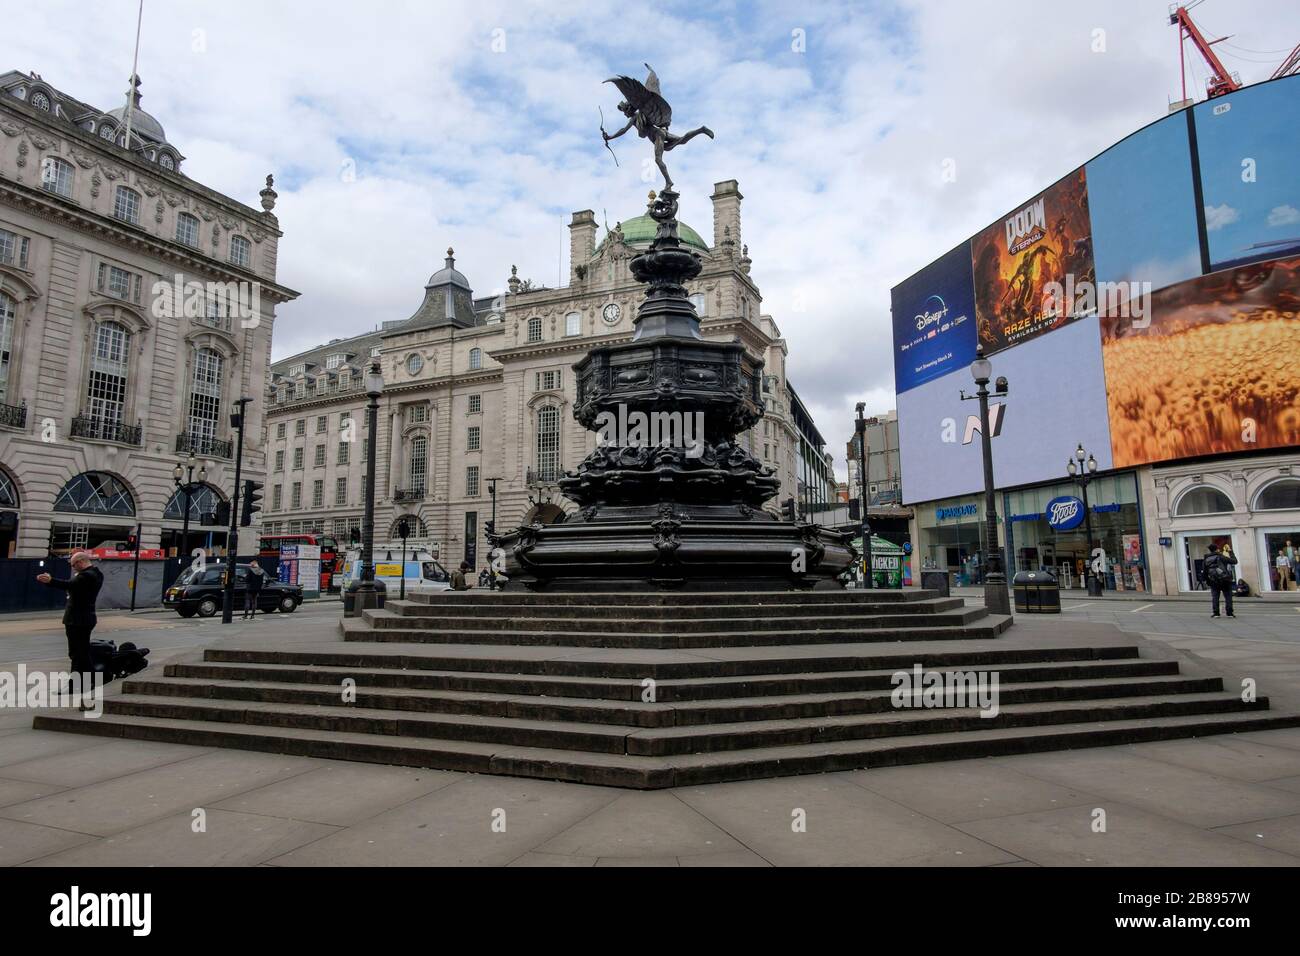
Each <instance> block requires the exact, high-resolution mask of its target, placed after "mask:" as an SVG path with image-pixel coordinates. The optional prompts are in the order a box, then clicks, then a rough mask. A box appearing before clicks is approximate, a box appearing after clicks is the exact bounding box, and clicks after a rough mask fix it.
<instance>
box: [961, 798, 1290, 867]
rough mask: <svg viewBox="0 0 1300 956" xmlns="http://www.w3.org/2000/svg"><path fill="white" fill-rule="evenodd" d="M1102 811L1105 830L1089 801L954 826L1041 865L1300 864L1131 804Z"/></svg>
mask: <svg viewBox="0 0 1300 956" xmlns="http://www.w3.org/2000/svg"><path fill="white" fill-rule="evenodd" d="M1105 809H1106V832H1105V833H1094V832H1093V830H1092V824H1093V812H1092V811H1093V807H1092V806H1091V805H1090V804H1082V805H1080V806H1077V807H1062V808H1060V809H1059V810H1040V811H1036V812H1033V813H1021V814H1016V815H1014V816H1007V817H997V818H994V819H991V820H971V821H968V822H966V823H959V824H956V826H957V828H958V829H960V830H962V831H964V832H966V833H969V834H971V835H972V836H976V837H979V838H980V839H981V840H984V841H985V842H987V843H989V844H993V845H995V846H999V847H1001V848H1002V849H1004V850H1006V851H1007V852H1009V853H1014V854H1015V855H1017V856H1019V857H1022V858H1023V859H1025V860H1026V861H1028V862H1030V863H1037V864H1039V865H1041V866H1152V865H1159V866H1198V867H1199V866H1298V865H1300V859H1297V858H1296V857H1293V856H1289V855H1287V854H1285V853H1279V852H1277V851H1276V850H1271V849H1267V848H1265V847H1257V846H1250V845H1249V844H1246V843H1243V842H1242V841H1241V840H1239V839H1235V838H1234V837H1231V836H1228V835H1227V834H1224V833H1216V832H1214V831H1211V830H1203V829H1201V828H1199V827H1195V826H1190V825H1188V824H1186V823H1180V822H1179V821H1177V820H1170V819H1168V818H1166V817H1162V816H1159V815H1158V814H1155V813H1148V812H1147V811H1145V810H1140V809H1138V808H1136V807H1132V806H1128V805H1125V804H1121V803H1115V802H1112V803H1110V804H1108V805H1106V807H1105Z"/></svg>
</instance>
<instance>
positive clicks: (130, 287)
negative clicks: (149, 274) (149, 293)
mask: <svg viewBox="0 0 1300 956" xmlns="http://www.w3.org/2000/svg"><path fill="white" fill-rule="evenodd" d="M141 284H142V280H141V277H140V276H139V275H137V274H136V273H134V272H127V271H126V270H125V269H119V268H118V267H117V266H113V265H109V264H108V263H107V262H101V263H100V264H99V270H98V272H97V274H96V288H97V289H98V290H99V291H100V292H102V293H104V295H111V296H113V298H115V299H127V300H129V301H131V302H139V301H140V286H141Z"/></svg>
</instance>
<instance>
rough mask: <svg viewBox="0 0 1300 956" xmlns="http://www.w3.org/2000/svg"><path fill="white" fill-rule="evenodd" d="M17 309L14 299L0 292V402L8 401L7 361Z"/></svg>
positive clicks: (12, 341) (12, 340)
mask: <svg viewBox="0 0 1300 956" xmlns="http://www.w3.org/2000/svg"><path fill="white" fill-rule="evenodd" d="M17 316H18V309H17V306H16V304H15V303H14V300H13V299H11V298H9V296H7V295H5V294H4V293H3V292H0V402H8V404H11V405H12V404H13V403H12V402H9V363H10V361H11V359H12V356H13V347H14V325H15V322H16V320H17Z"/></svg>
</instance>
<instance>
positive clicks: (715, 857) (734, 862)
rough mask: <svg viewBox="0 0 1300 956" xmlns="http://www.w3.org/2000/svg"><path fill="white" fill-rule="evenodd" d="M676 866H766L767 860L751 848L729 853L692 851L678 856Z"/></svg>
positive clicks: (767, 864)
mask: <svg viewBox="0 0 1300 956" xmlns="http://www.w3.org/2000/svg"><path fill="white" fill-rule="evenodd" d="M677 865H678V866H767V867H770V866H771V865H772V864H771V863H769V862H767V860H765V859H763V858H762V857H761V856H759V855H758V854H757V853H755V852H754V851H753V850H736V851H734V852H731V853H692V854H691V855H689V856H679V857H678V858H677Z"/></svg>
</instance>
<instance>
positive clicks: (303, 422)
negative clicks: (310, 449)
mask: <svg viewBox="0 0 1300 956" xmlns="http://www.w3.org/2000/svg"><path fill="white" fill-rule="evenodd" d="M293 433H294V434H295V435H305V434H307V419H305V418H300V419H298V420H297V421H296V422H294V423H293Z"/></svg>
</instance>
